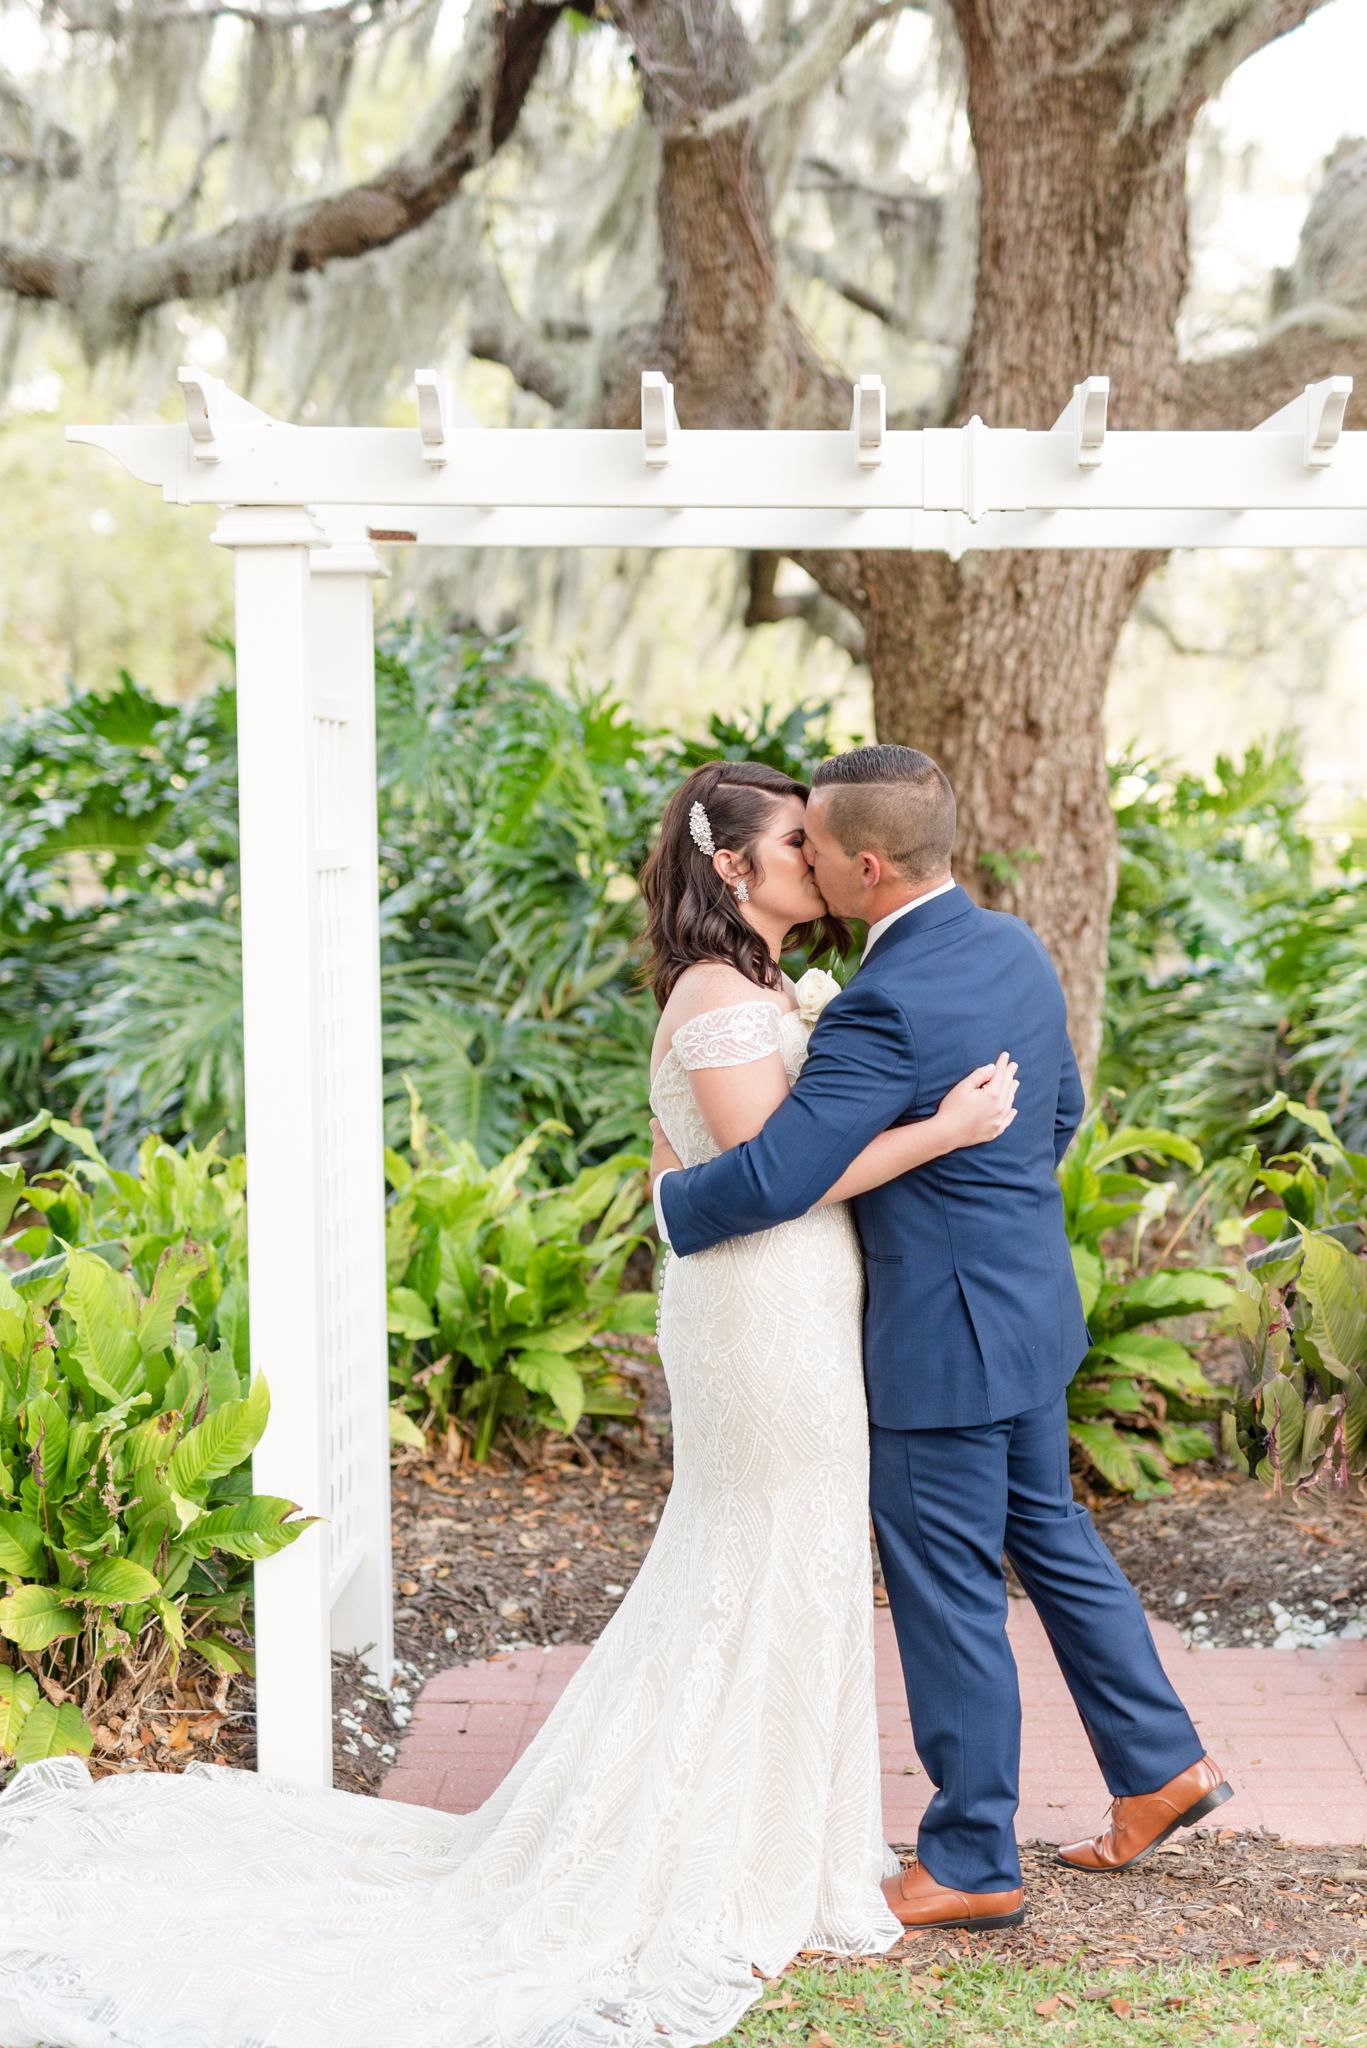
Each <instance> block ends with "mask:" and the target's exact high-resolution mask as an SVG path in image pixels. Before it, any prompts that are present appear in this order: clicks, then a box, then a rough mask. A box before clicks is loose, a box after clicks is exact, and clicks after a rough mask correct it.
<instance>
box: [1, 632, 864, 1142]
mask: <svg viewBox="0 0 1367 2048" xmlns="http://www.w3.org/2000/svg"><path fill="white" fill-rule="evenodd" d="M515 642H516V635H513V634H508V635H504V636H503V637H502V638H501V639H496V640H488V639H483V638H480V637H479V636H474V635H466V636H463V637H461V636H456V637H452V636H447V635H443V634H440V633H437V632H436V631H434V630H433V629H432V628H430V627H426V626H421V625H415V624H409V625H405V626H399V627H396V628H393V629H391V630H390V631H389V632H388V633H387V634H385V635H383V636H382V637H381V642H380V646H379V651H378V655H377V663H376V687H377V714H376V716H377V753H378V784H379V832H380V869H381V872H380V883H381V913H382V916H381V932H382V940H381V943H382V958H383V1027H384V1054H385V1068H386V1079H385V1093H386V1103H387V1119H388V1135H389V1137H390V1139H391V1141H392V1142H394V1143H396V1144H397V1143H399V1142H401V1140H402V1138H403V1134H404V1132H405V1130H406V1128H407V1119H408V1097H407V1090H406V1084H405V1080H404V1076H405V1074H406V1073H413V1074H415V1075H417V1076H418V1077H419V1080H420V1085H421V1087H422V1091H423V1094H424V1097H425V1099H426V1101H427V1104H428V1107H429V1109H430V1111H431V1113H432V1115H433V1117H434V1119H435V1121H436V1122H437V1123H438V1124H439V1125H440V1126H441V1127H442V1128H443V1129H444V1130H446V1131H448V1132H449V1133H450V1134H451V1136H452V1137H453V1138H457V1139H467V1140H468V1141H469V1142H470V1143H471V1144H473V1145H474V1147H475V1149H476V1151H477V1152H478V1153H479V1155H480V1157H481V1158H482V1159H483V1160H484V1161H485V1162H486V1164H487V1163H488V1162H490V1161H492V1160H495V1159H498V1158H500V1157H501V1156H502V1155H503V1154H504V1153H505V1152H507V1151H508V1150H509V1149H510V1148H511V1147H512V1146H514V1145H515V1144H517V1143H518V1142H519V1140H520V1139H521V1138H523V1137H525V1136H526V1134H527V1132H528V1131H529V1130H531V1129H532V1128H533V1127H534V1126H536V1125H537V1124H544V1123H548V1122H549V1123H553V1124H554V1125H556V1126H557V1129H556V1131H555V1133H554V1135H553V1138H552V1140H551V1141H549V1142H548V1143H547V1144H546V1145H544V1146H543V1148H542V1149H541V1151H540V1152H539V1154H538V1156H537V1159H536V1161H535V1162H534V1164H533V1167H532V1172H533V1174H534V1175H535V1176H537V1177H540V1178H562V1179H563V1178H565V1177H572V1176H573V1175H574V1174H575V1173H576V1172H578V1170H579V1168H580V1167H581V1166H582V1165H583V1164H585V1163H587V1162H591V1161H593V1160H595V1159H598V1158H602V1157H605V1156H606V1155H607V1154H608V1153H609V1152H610V1151H611V1150H612V1149H613V1148H614V1147H615V1146H617V1145H618V1144H620V1143H621V1142H622V1141H623V1140H624V1139H627V1140H630V1139H632V1138H636V1137H639V1134H640V1133H641V1132H643V1131H644V1129H645V1126H646V1120H647V1118H648V1116H649V1109H648V1106H647V1102H646V1085H647V1084H646V1064H647V1061H646V1057H645V1053H646V1051H647V1049H648V1046H649V1041H650V1036H651V1032H652V1030H653V1024H654V1011H653V1005H652V1004H651V1002H650V999H649V997H648V996H647V995H646V994H644V993H643V992H642V991H641V990H639V989H638V988H637V987H636V986H635V952H634V948H635V944H636V939H637V935H638V931H639V924H640V906H639V901H638V897H637V889H636V881H635V876H636V872H637V870H638V869H639V867H640V865H641V863H642V862H643V860H644V859H645V856H646V853H647V851H648V849H649V846H650V843H651V840H652V838H653V836H654V832H655V830H656V827H657V824H658V821H659V816H660V812H661V809H662V807H663V804H664V802H665V799H666V797H667V796H668V793H669V791H670V789H671V788H672V787H673V786H674V784H675V783H676V782H677V781H678V779H679V777H680V776H681V775H682V774H684V773H685V772H687V769H688V768H689V767H690V766H693V765H696V762H697V761H699V760H703V759H719V758H722V757H723V756H725V758H728V759H746V758H757V759H763V760H766V761H770V762H772V763H776V764H777V765H780V766H783V767H785V768H787V769H788V770H789V771H790V772H792V773H795V774H799V775H802V774H807V773H810V769H811V766H812V764H813V763H814V761H815V760H817V759H818V758H820V756H821V754H822V753H825V752H829V751H830V745H831V742H830V739H829V733H828V722H829V721H828V713H829V707H828V706H824V705H805V706H802V707H800V708H799V709H798V710H796V711H794V712H792V713H790V714H788V715H787V716H786V717H783V718H781V719H780V718H778V717H776V715H775V714H774V713H772V712H771V711H770V710H768V709H761V711H760V712H759V714H758V715H757V717H756V718H754V719H753V720H747V719H739V718H738V719H734V720H729V721H727V720H722V719H720V718H714V719H713V721H712V728H711V731H710V734H709V736H708V737H707V738H706V739H705V740H701V741H697V742H691V741H683V740H680V739H678V738H671V737H669V736H668V735H666V734H663V733H659V732H651V731H647V730H646V729H644V728H643V727H641V726H639V725H636V724H635V723H633V721H632V720H631V719H630V718H629V717H627V715H626V714H625V712H624V711H623V710H622V708H621V706H620V705H618V704H616V703H614V702H613V701H612V700H611V698H610V696H609V695H608V693H607V692H606V691H605V690H596V691H594V690H586V689H583V688H579V687H571V688H569V689H566V690H564V691H560V690H555V689H552V688H551V687H550V686H549V685H548V684H546V683H544V682H542V681H540V680H539V679H538V678H536V677H534V676H528V675H526V674H522V673H520V672H519V671H518V669H517V667H516V664H515V659H514V656H515ZM228 651H230V650H228ZM234 708H235V707H234V695H233V692H232V690H231V688H229V687H224V688H222V689H219V690H217V691H214V692H212V693H211V694H210V696H209V697H208V698H206V699H203V700H201V702H200V704H198V705H197V706H193V707H191V708H190V710H188V711H180V710H177V709H176V708H175V707H174V706H167V705H164V704H161V703H159V702H158V701H157V700H156V699H155V698H153V697H152V696H151V695H150V694H149V693H148V692H146V691H144V690H141V689H140V688H139V687H138V685H137V684H135V683H133V682H132V681H130V680H129V679H128V678H127V677H124V678H123V680H122V682H121V684H120V687H119V689H118V690H117V691H116V692H115V693H114V694H113V695H112V696H109V697H105V698H99V697H95V696H93V695H87V696H78V697H72V698H71V699H70V700H69V701H68V702H67V703H66V704H64V705H60V706H56V707H45V708H44V709H42V710H39V711H36V712H28V713H24V714H22V715H20V716H19V717H17V718H14V719H11V720H10V721H9V722H8V724H0V790H3V793H4V811H3V816H2V817H0V995H3V996H4V997H5V998H7V1000H6V1001H5V1002H4V1004H3V1012H2V1014H0V1116H3V1115H4V1114H5V1113H6V1109H8V1113H9V1114H11V1115H13V1116H14V1117H16V1118H17V1116H18V1115H19V1113H20V1112H19V1104H20V1102H31V1101H33V1100H34V1099H35V1097H36V1098H37V1099H40V1100H42V1101H44V1102H46V1103H47V1104H48V1106H49V1107H50V1108H52V1109H54V1110H58V1111H63V1112H67V1113H71V1114H78V1113H81V1112H82V1111H83V1109H84V1107H85V1106H86V1105H89V1107H90V1110H91V1113H92V1115H93V1116H94V1118H95V1120H96V1121H97V1123H98V1126H99V1131H100V1137H101V1143H102V1144H103V1145H104V1147H105V1150H106V1153H107V1154H108V1155H109V1156H111V1157H113V1158H114V1159H115V1160H116V1161H117V1162H118V1163H120V1164H126V1163H129V1162H130V1161H131V1159H132V1156H133V1153H134V1151H135V1149H136V1145H137V1141H138V1138H139V1136H140V1134H141V1132H142V1131H143V1130H144V1129H145V1128H147V1126H148V1125H149V1123H150V1124H153V1125H155V1127H156V1128H157V1129H158V1130H160V1131H162V1132H163V1134H164V1135H166V1136H167V1137H168V1138H169V1139H170V1140H171V1141H172V1142H177V1141H180V1140H182V1139H187V1138H188V1139H189V1141H190V1142H191V1143H192V1144H194V1145H197V1146H202V1145H204V1144H205V1143H207V1141H208V1139H209V1138H210V1136H211V1135H212V1134H213V1133H214V1132H215V1131H218V1130H221V1131H223V1132H224V1134H225V1137H226V1142H227V1145H228V1147H229V1149H230V1150H231V1149H233V1148H235V1147H237V1146H238V1145H240V1143H241V1141H242V1129H243V1125H242V1111H243V1103H242V1012H241V937H240V929H239V925H238V898H237V816H236V738H235V725H234V717H233V713H234ZM6 1098H8V1103H7V1104H6ZM49 1142H50V1141H49Z"/></svg>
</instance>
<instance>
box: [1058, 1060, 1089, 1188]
mask: <svg viewBox="0 0 1367 2048" xmlns="http://www.w3.org/2000/svg"><path fill="white" fill-rule="evenodd" d="M1086 1107H1087V1098H1086V1096H1085V1095H1084V1094H1083V1092H1082V1076H1081V1074H1079V1072H1078V1070H1077V1060H1076V1059H1075V1058H1074V1056H1073V1048H1072V1045H1071V1044H1070V1043H1069V1040H1068V1038H1067V1035H1066V1034H1065V1036H1064V1040H1063V1061H1062V1064H1061V1066H1060V1069H1059V1077H1058V1108H1057V1110H1056V1111H1055V1112H1054V1164H1055V1166H1057V1165H1058V1163H1059V1161H1060V1160H1061V1159H1062V1157H1063V1155H1064V1153H1065V1152H1066V1151H1067V1150H1068V1147H1069V1146H1070V1145H1071V1144H1072V1142H1073V1133H1074V1131H1076V1129H1077V1127H1078V1125H1079V1124H1080V1123H1081V1122H1082V1112H1083V1111H1084V1109H1086Z"/></svg>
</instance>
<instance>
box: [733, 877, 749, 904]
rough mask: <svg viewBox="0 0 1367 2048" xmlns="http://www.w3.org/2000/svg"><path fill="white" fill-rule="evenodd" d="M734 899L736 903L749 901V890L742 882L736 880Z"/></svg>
mask: <svg viewBox="0 0 1367 2048" xmlns="http://www.w3.org/2000/svg"><path fill="white" fill-rule="evenodd" d="M736 901H737V903H748V902H749V901H750V891H749V890H748V889H747V888H746V886H745V884H744V882H737V884H736Z"/></svg>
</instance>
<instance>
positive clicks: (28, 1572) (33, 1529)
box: [0, 1508, 46, 1668]
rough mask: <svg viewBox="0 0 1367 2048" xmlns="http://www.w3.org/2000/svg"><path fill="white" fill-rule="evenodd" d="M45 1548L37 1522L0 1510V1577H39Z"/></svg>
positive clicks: (13, 1511)
mask: <svg viewBox="0 0 1367 2048" xmlns="http://www.w3.org/2000/svg"><path fill="white" fill-rule="evenodd" d="M45 1547H46V1546H45V1545H44V1542H43V1532H42V1530H41V1529H40V1528H39V1527H38V1524H37V1523H36V1522H31V1521H30V1520H29V1519H28V1517H27V1515H22V1514H19V1513H17V1512H16V1511H15V1510H14V1509H13V1508H0V1578H4V1577H6V1576H9V1577H12V1578H16V1579H36V1578H39V1577H41V1576H42V1573H43V1551H44V1549H45ZM0 1668H3V1667H0Z"/></svg>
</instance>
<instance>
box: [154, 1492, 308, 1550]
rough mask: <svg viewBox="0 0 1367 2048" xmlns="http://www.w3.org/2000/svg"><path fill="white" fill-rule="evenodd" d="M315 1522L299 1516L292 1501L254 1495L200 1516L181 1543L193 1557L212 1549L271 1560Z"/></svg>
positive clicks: (269, 1495)
mask: <svg viewBox="0 0 1367 2048" xmlns="http://www.w3.org/2000/svg"><path fill="white" fill-rule="evenodd" d="M317 1519H318V1518H317V1516H316V1515H301V1514H300V1513H299V1511H298V1509H297V1507H296V1506H295V1503H294V1502H293V1501H292V1500H280V1499H279V1498H277V1497H276V1496H275V1495H274V1494H269V1493H254V1494H252V1495H251V1497H250V1499H248V1500H237V1501H233V1502H232V1503H231V1504H230V1505H229V1506H228V1507H222V1508H214V1509H213V1510H212V1511H211V1512H210V1513H209V1514H207V1515H201V1517H200V1519H199V1520H198V1521H197V1522H196V1523H194V1525H193V1526H192V1527H191V1528H190V1529H188V1530H187V1531H186V1533H185V1536H184V1539H183V1540H184V1542H185V1543H186V1544H187V1545H188V1546H189V1548H190V1549H191V1550H192V1551H193V1552H194V1554H195V1556H196V1557H207V1556H208V1555H209V1553H210V1551H212V1550H223V1551H227V1552H228V1554H229V1555H230V1556H232V1557H250V1558H260V1557H274V1555H275V1553H276V1552H277V1551H278V1550H283V1549H284V1548H285V1546H286V1545H287V1544H290V1543H293V1542H294V1539H295V1538H296V1536H302V1535H303V1533H304V1531H305V1529H307V1528H309V1527H310V1525H311V1524H312V1523H313V1522H315V1521H316V1520H317Z"/></svg>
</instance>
